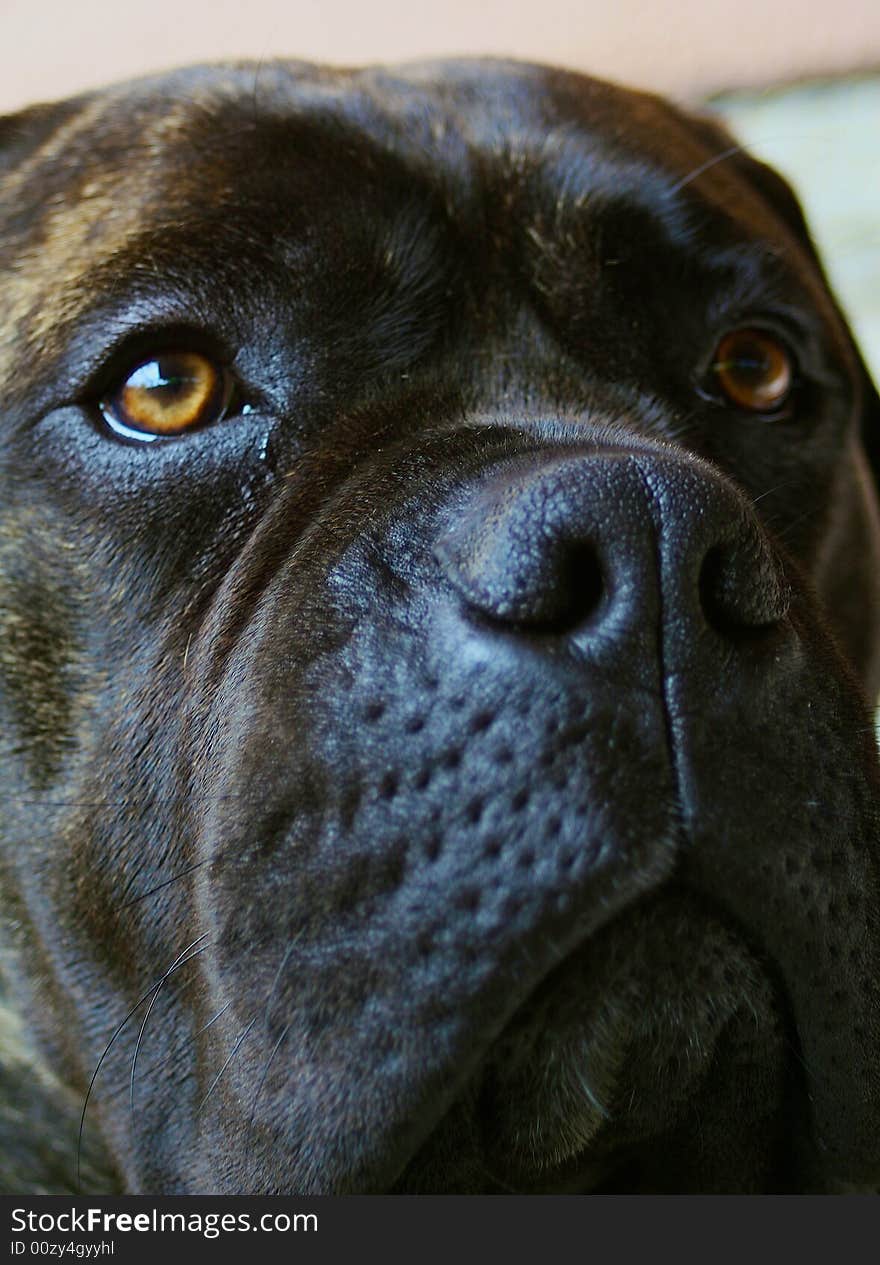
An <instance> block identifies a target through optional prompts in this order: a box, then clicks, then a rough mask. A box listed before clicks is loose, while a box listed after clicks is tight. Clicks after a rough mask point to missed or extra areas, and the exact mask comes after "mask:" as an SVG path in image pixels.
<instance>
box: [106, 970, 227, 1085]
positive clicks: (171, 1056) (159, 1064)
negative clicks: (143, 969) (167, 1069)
mask: <svg viewBox="0 0 880 1265" xmlns="http://www.w3.org/2000/svg"><path fill="white" fill-rule="evenodd" d="M187 960H188V959H187ZM181 965H183V963H181ZM181 987H183V986H182V985H181ZM231 1005H232V1002H231V1001H228V1002H227V1003H226V1005H225V1006H221V1007H220V1009H219V1010H218V1011H217V1013H216V1015H213V1016H212V1017H211V1018H210V1019H209V1020H208V1022H207V1023H204V1024H202V1026H201V1028H199V1029H198V1030H197V1031H196V1032H193V1033H191V1034H190V1035H189V1036H187V1037H184V1039H183V1040H182V1041H179V1042H178V1043H177V1045H176V1046H175V1047H174V1049H173V1050H171V1051H169V1053H168V1054H164V1055H163V1056H162V1058H160V1059H156V1060H155V1062H153V1063H148V1064H147V1066H146V1067H145V1068H144V1070H143V1071H142V1072H141V1080H143V1079H145V1078H147V1077H150V1076H152V1075H153V1073H154V1072H160V1071H161V1070H162V1068H163V1067H164V1066H165V1065H166V1063H173V1062H174V1061H175V1060H176V1059H177V1058H178V1056H179V1055H181V1054H183V1053H184V1051H185V1050H187V1049H188V1048H189V1047H190V1046H191V1045H192V1043H193V1042H194V1041H196V1040H197V1039H198V1038H199V1037H200V1036H201V1035H202V1033H203V1032H207V1030H208V1029H209V1028H210V1027H211V1026H212V1025H213V1024H215V1023H216V1022H217V1020H218V1019H220V1018H221V1016H222V1015H225V1014H226V1011H227V1010H228V1009H229V1007H230V1006H231ZM121 1092H122V1086H120V1087H119V1089H118V1090H116V1091H114V1092H113V1095H111V1096H115V1094H116V1093H121Z"/></svg>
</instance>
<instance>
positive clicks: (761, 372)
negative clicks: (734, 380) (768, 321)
mask: <svg viewBox="0 0 880 1265" xmlns="http://www.w3.org/2000/svg"><path fill="white" fill-rule="evenodd" d="M731 367H732V368H733V370H734V372H735V373H736V375H737V377H739V378H740V379H741V380H742V381H743V384H744V385H745V386H754V387H760V386H762V385H763V384H764V383H765V382H766V381H767V378H768V377H770V376H771V374H772V372H773V366H772V365H771V363H770V358H769V357H768V355H767V352H766V350H765V349H764V348H763V347H762V346H761V344H760V343H757V342H746V343H741V344H740V346H739V347H738V348H737V349H736V355H735V358H734V361H733V365H732V366H731Z"/></svg>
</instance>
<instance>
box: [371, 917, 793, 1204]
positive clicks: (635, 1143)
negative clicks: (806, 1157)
mask: <svg viewBox="0 0 880 1265" xmlns="http://www.w3.org/2000/svg"><path fill="white" fill-rule="evenodd" d="M771 975H772V970H771V971H770V972H769V973H768V971H767V970H766V969H765V968H764V966H763V965H762V964H761V963H760V962H759V960H758V959H757V957H756V956H755V955H754V954H753V953H752V952H751V950H750V949H749V947H748V945H747V944H746V943H745V941H744V940H743V939H742V937H741V936H740V935H739V934H738V932H737V931H736V929H735V928H731V927H729V926H727V925H726V924H725V923H724V922H722V921H721V920H719V919H718V918H716V917H715V916H714V915H713V914H712V913H709V912H707V911H706V910H705V909H703V908H700V907H699V906H698V903H697V902H696V901H695V900H694V899H692V898H690V897H689V896H688V895H687V894H686V893H678V894H675V895H673V894H666V895H663V896H661V897H658V898H652V899H651V900H649V901H646V902H645V903H644V904H643V905H642V906H640V907H639V908H637V909H635V910H634V911H631V912H629V913H627V914H626V915H623V916H621V917H619V918H618V919H616V920H615V921H614V922H613V923H611V924H610V925H609V926H608V927H607V928H606V929H605V930H604V931H603V932H602V933H600V934H599V935H597V936H596V937H595V938H594V939H593V940H591V941H590V942H589V943H588V944H586V945H585V946H583V947H582V948H581V949H580V950H578V951H577V952H576V953H575V954H574V955H573V956H572V957H571V958H569V959H568V960H567V961H566V962H565V963H563V964H562V966H560V967H558V968H557V969H556V970H555V971H554V972H553V974H552V975H551V976H550V977H548V979H546V980H545V981H544V982H543V984H542V985H541V986H540V987H539V988H538V990H537V991H536V992H535V993H534V995H533V996H532V997H531V998H530V999H529V1001H528V1002H527V1003H526V1004H525V1005H524V1006H523V1007H522V1008H521V1010H520V1011H519V1012H518V1013H517V1014H516V1016H515V1017H514V1019H513V1020H512V1022H511V1023H510V1024H509V1025H508V1026H507V1028H506V1029H505V1030H504V1032H503V1033H502V1034H501V1036H500V1037H499V1038H498V1039H497V1041H496V1042H495V1043H494V1044H493V1045H492V1047H491V1049H490V1051H489V1053H488V1055H487V1057H486V1059H485V1061H484V1062H483V1064H482V1066H481V1067H480V1069H479V1072H478V1074H477V1075H476V1077H475V1078H474V1080H473V1082H472V1083H471V1085H470V1086H469V1087H468V1090H467V1091H466V1092H465V1094H463V1095H462V1097H461V1098H460V1100H459V1101H458V1102H457V1103H456V1105H455V1107H454V1108H453V1109H452V1111H451V1112H450V1113H449V1115H448V1116H447V1117H446V1118H445V1119H444V1121H443V1122H442V1123H441V1125H440V1127H439V1128H438V1129H437V1130H436V1132H435V1134H434V1135H433V1136H432V1138H431V1139H430V1140H429V1141H428V1143H427V1144H426V1145H425V1146H424V1147H423V1148H422V1150H421V1151H420V1153H419V1154H418V1155H417V1156H416V1157H415V1159H414V1160H413V1161H412V1162H411V1163H410V1164H409V1165H408V1166H407V1169H406V1171H405V1172H404V1174H403V1176H402V1177H401V1179H400V1180H399V1182H398V1183H397V1186H396V1190H397V1191H399V1192H400V1193H404V1192H409V1193H413V1192H428V1191H431V1192H434V1193H440V1191H441V1190H444V1191H446V1192H448V1191H449V1190H450V1173H451V1172H452V1173H454V1177H453V1178H452V1187H451V1188H452V1189H453V1190H459V1191H462V1192H465V1191H468V1190H469V1189H471V1188H479V1189H482V1190H487V1189H488V1190H489V1191H492V1192H494V1193H504V1192H508V1193H514V1192H515V1193H530V1194H562V1193H590V1192H594V1191H595V1192H607V1193H625V1192H632V1193H651V1192H652V1191H656V1192H663V1191H664V1189H666V1188H667V1183H668V1189H669V1190H670V1191H671V1190H678V1191H681V1190H682V1182H683V1181H684V1183H685V1185H686V1187H687V1188H688V1189H691V1190H693V1191H699V1190H700V1189H701V1188H703V1187H704V1186H705V1188H706V1189H713V1190H717V1189H718V1188H719V1186H720V1187H721V1188H722V1189H723V1188H725V1187H726V1186H729V1189H731V1190H742V1189H743V1188H745V1189H749V1188H753V1189H755V1190H765V1189H768V1188H773V1189H777V1188H781V1187H784V1186H785V1185H786V1184H787V1182H788V1180H789V1179H790V1174H791V1169H792V1166H793V1164H794V1163H795V1161H794V1158H793V1156H792V1155H791V1154H789V1153H787V1150H788V1148H787V1146H786V1144H785V1142H784V1140H783V1137H782V1133H783V1130H782V1123H783V1122H782V1116H783V1114H784V1103H785V1101H786V1096H787V1094H788V1093H790V1092H791V1086H790V1084H789V1076H788V1071H787V1068H786V1063H785V1059H786V1050H788V1051H789V1052H790V1050H791V1048H792V1041H791V1040H790V1038H789V1037H788V1034H787V1024H786V1020H785V1012H786V1003H785V999H784V997H781V996H780V995H779V992H778V990H777V988H776V986H775V984H774V983H773V982H772V980H771ZM719 1090H722V1091H723V1095H724V1097H725V1098H726V1100H727V1101H726V1103H725V1107H726V1111H727V1118H726V1119H724V1120H723V1121H722V1125H723V1127H722V1137H723V1138H724V1142H723V1143H722V1144H721V1146H720V1147H719V1146H717V1145H715V1146H714V1147H710V1146H708V1145H707V1139H706V1138H705V1137H704V1128H705V1126H706V1125H708V1124H709V1122H710V1121H711V1122H712V1123H713V1124H714V1123H715V1122H716V1121H718V1119H719V1108H720V1104H719V1097H718V1096H719ZM722 1110H724V1109H723V1108H722ZM456 1151H457V1152H458V1154H457V1156H456V1158H455V1160H454V1162H453V1163H452V1164H451V1163H450V1161H451V1160H452V1158H453V1155H454V1153H455V1152H456ZM667 1160H670V1161H672V1165H671V1167H670V1164H669V1163H667ZM673 1170H674V1171H673ZM441 1175H442V1176H441Z"/></svg>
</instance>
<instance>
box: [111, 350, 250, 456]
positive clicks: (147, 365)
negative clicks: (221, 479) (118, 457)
mask: <svg viewBox="0 0 880 1265" xmlns="http://www.w3.org/2000/svg"><path fill="white" fill-rule="evenodd" d="M232 392H233V380H232V376H231V375H230V374H229V372H228V371H227V370H226V369H224V368H223V367H222V365H218V364H217V363H216V362H215V361H213V360H210V359H209V358H208V357H207V356H203V355H201V354H200V353H199V352H193V351H169V352H164V353H163V354H162V355H158V356H154V357H152V358H151V359H149V360H144V361H142V362H141V364H139V365H138V366H137V368H135V369H133V370H132V372H131V373H130V374H129V375H128V377H127V378H126V379H125V381H124V382H123V383H122V386H121V387H119V388H118V389H116V390H114V391H112V392H110V393H109V394H107V395H105V396H104V398H103V399H102V400H101V403H100V409H101V413H102V414H103V416H104V420H105V421H106V422H107V424H108V426H110V427H111V428H112V429H113V430H115V431H117V433H120V434H123V435H126V434H131V433H133V434H134V435H135V437H143V438H148V437H149V438H157V437H158V436H164V435H180V434H182V433H183V432H184V431H189V430H195V429H196V428H197V427H201V426H207V425H208V424H209V423H211V422H219V421H220V420H221V419H222V418H223V416H224V415H225V413H226V411H227V409H228V408H229V403H230V400H231V398H232Z"/></svg>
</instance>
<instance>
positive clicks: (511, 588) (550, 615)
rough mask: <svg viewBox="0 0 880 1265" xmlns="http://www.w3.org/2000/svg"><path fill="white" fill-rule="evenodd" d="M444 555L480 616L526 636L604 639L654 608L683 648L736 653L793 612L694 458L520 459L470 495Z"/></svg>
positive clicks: (744, 507)
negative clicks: (709, 644)
mask: <svg viewBox="0 0 880 1265" xmlns="http://www.w3.org/2000/svg"><path fill="white" fill-rule="evenodd" d="M435 554H436V556H437V557H438V559H439V560H440V562H441V565H442V566H443V568H444V571H445V572H446V575H447V577H448V579H449V580H450V582H451V583H452V584H453V586H454V587H455V588H456V589H457V591H458V592H459V594H460V595H461V596H462V597H463V598H464V599H465V601H466V603H467V604H468V605H469V606H470V607H471V608H472V609H474V610H476V611H478V612H479V613H481V614H482V615H484V616H487V617H488V618H489V619H491V620H493V621H496V622H498V623H501V624H503V625H507V626H509V627H510V628H520V629H523V630H524V631H532V632H544V633H557V634H571V633H574V632H577V633H579V634H580V635H581V636H587V637H589V636H590V635H594V636H602V637H605V636H606V635H607V634H608V633H609V631H611V632H613V631H614V630H615V628H619V629H622V628H624V627H627V626H628V627H632V626H633V624H634V623H635V624H638V623H639V622H640V621H644V620H645V619H646V617H647V616H648V615H649V614H650V608H652V607H653V606H655V605H659V606H660V607H662V616H663V619H664V623H668V622H669V621H670V620H671V621H672V622H673V623H677V624H678V625H679V631H680V632H681V633H682V634H684V635H686V636H691V637H692V636H694V635H696V634H697V633H698V632H699V631H705V630H706V629H711V630H713V631H714V632H715V633H717V634H721V635H722V636H724V637H726V638H729V639H734V640H735V639H737V638H740V637H743V636H745V635H750V634H754V633H756V632H758V631H760V630H763V629H768V628H773V627H775V626H776V625H778V624H779V622H780V621H781V620H783V619H784V618H785V615H786V613H787V610H788V591H787V586H786V585H785V583H784V582H783V581H782V580H781V577H780V574H779V568H778V565H777V564H776V562H775V561H774V558H773V555H772V552H771V550H770V548H769V546H768V544H767V542H766V539H765V537H764V534H763V532H762V531H761V529H760V527H759V524H758V522H757V519H756V518H755V516H754V514H753V513H752V511H751V507H750V505H749V502H748V501H747V500H746V499H745V498H744V497H743V496H742V495H741V494H740V493H739V491H738V490H737V489H736V488H735V487H734V486H733V485H732V484H730V483H729V482H728V481H727V480H726V479H724V477H723V476H721V475H720V474H718V473H716V472H715V470H714V469H713V468H712V467H710V466H708V465H707V464H706V463H704V462H699V461H696V460H694V459H693V458H691V457H682V458H679V457H677V456H675V455H666V454H665V453H663V454H654V453H652V454H645V453H640V452H638V453H637V452H625V451H617V450H615V451H610V452H590V453H577V454H565V455H559V454H558V453H555V454H550V455H548V456H544V457H529V458H528V459H522V460H520V461H519V462H518V463H517V464H516V465H509V466H507V467H506V468H504V469H496V470H495V471H494V472H493V473H492V474H491V475H490V476H489V477H488V478H487V479H486V480H485V481H484V482H483V483H482V484H481V485H480V486H479V487H477V488H476V489H474V491H473V492H472V494H471V496H470V498H469V499H468V500H467V501H466V502H465V504H464V506H463V507H461V509H460V510H459V511H458V513H457V517H456V518H455V521H454V522H452V524H451V525H450V526H448V527H447V529H446V530H445V531H444V532H443V533H442V534H441V535H440V536H439V538H438V539H437V541H436V545H435Z"/></svg>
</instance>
